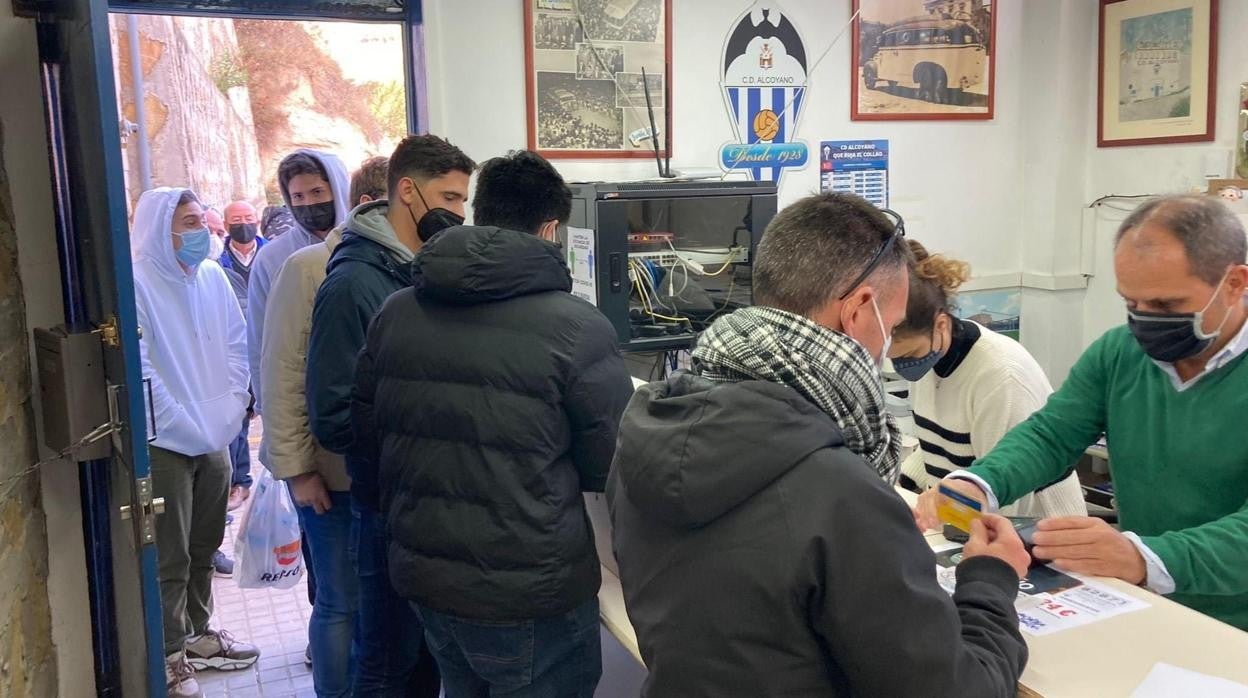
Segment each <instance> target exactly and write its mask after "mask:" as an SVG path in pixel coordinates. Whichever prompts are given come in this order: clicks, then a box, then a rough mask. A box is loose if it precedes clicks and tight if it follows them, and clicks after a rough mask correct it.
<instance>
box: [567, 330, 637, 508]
mask: <svg viewBox="0 0 1248 698" xmlns="http://www.w3.org/2000/svg"><path fill="white" fill-rule="evenodd" d="M576 342H577V345H576V348H575V350H574V352H573V360H572V376H571V380H570V381H569V383H568V392H567V394H566V396H565V397H564V403H563V408H564V412H565V413H566V414H567V416H568V423H569V424H570V425H571V427H572V462H573V463H575V464H576V471H577V474H578V475H580V479H581V490H582V491H584V492H602V491H603V489H605V488H606V486H607V473H608V472H609V471H610V469H611V459H612V458H613V457H614V455H615V437H616V435H617V434H618V432H619V428H620V417H621V416H623V414H624V408H625V407H627V406H628V401H629V399H630V398H632V395H633V381H632V379H631V378H630V377H629V375H628V369H627V368H626V367H625V366H624V359H623V357H621V356H620V351H619V348H618V347H617V346H616V343H615V328H614V327H612V326H611V323H609V322H608V321H607V319H606V318H605V317H603V316H602V315H600V314H599V313H598V312H597V311H594V312H593V316H591V317H590V318H589V319H588V320H587V321H586V322H585V324H584V325H583V326H582V328H581V332H580V334H579V336H578V337H577V339H576Z"/></svg>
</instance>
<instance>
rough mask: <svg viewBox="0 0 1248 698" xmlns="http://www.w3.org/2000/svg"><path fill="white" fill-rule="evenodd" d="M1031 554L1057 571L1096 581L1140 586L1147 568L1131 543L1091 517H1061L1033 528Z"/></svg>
mask: <svg viewBox="0 0 1248 698" xmlns="http://www.w3.org/2000/svg"><path fill="white" fill-rule="evenodd" d="M1034 540H1035V543H1036V547H1035V548H1033V549H1032V553H1033V554H1034V555H1035V556H1036V557H1038V558H1041V559H1044V560H1052V561H1053V563H1054V564H1056V565H1057V566H1058V567H1060V568H1062V569H1064V570H1069V571H1071V572H1077V573H1079V574H1091V575H1096V576H1099V577H1117V578H1118V579H1121V580H1123V581H1125V582H1130V583H1132V584H1143V583H1144V581H1145V580H1146V579H1147V577H1148V567H1147V566H1146V565H1145V563H1144V557H1143V556H1142V555H1140V551H1139V549H1137V548H1136V547H1135V544H1133V543H1132V542H1131V539H1129V538H1127V537H1126V536H1124V535H1122V533H1121V532H1120V531H1118V530H1117V529H1115V528H1114V527H1113V526H1110V525H1109V524H1107V523H1105V521H1104V520H1102V519H1098V518H1094V517H1091V516H1061V517H1057V518H1052V519H1043V520H1041V521H1040V523H1039V524H1037V525H1036V534H1035V537H1034Z"/></svg>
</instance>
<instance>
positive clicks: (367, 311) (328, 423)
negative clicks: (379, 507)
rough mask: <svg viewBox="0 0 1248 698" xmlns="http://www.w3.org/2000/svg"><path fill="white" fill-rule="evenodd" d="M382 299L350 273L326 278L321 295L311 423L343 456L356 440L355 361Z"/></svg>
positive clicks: (312, 349) (311, 363)
mask: <svg viewBox="0 0 1248 698" xmlns="http://www.w3.org/2000/svg"><path fill="white" fill-rule="evenodd" d="M378 295H379V294H378V292H377V290H376V289H374V288H371V287H369V285H368V284H362V283H356V282H354V281H353V279H352V276H351V275H349V274H342V275H338V276H335V275H330V276H329V277H326V279H325V282H324V283H322V284H321V287H320V289H319V290H318V291H317V292H316V305H315V306H314V307H313V309H312V334H311V336H310V337H309V338H308V372H307V378H306V387H307V395H308V423H309V425H310V426H311V428H312V434H313V435H314V436H315V437H316V440H317V441H318V442H320V444H321V446H323V447H324V448H326V449H328V450H329V451H332V452H333V453H337V454H340V455H347V454H348V453H349V452H350V451H351V448H352V443H353V441H354V435H353V432H352V430H351V391H352V389H353V388H354V386H355V361H356V358H357V357H358V356H359V353H360V349H361V348H363V346H364V339H365V335H366V333H367V331H368V325H369V323H370V322H371V321H372V319H373V314H374V313H375V312H376V311H377V309H378V308H380V307H381V304H382V302H383V301H384V300H385V298H384V297H381V298H379V297H378ZM313 367H315V369H314V368H313Z"/></svg>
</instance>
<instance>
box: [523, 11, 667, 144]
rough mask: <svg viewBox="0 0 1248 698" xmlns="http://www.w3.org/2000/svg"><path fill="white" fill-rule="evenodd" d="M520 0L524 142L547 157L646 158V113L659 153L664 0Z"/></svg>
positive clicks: (663, 120)
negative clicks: (523, 80) (526, 130)
mask: <svg viewBox="0 0 1248 698" xmlns="http://www.w3.org/2000/svg"><path fill="white" fill-rule="evenodd" d="M523 2H524V20H525V21H524V33H525V52H524V55H525V71H526V96H527V108H528V136H529V148H530V149H532V150H535V151H537V152H539V153H541V155H542V156H543V157H547V158H633V157H639V158H652V157H654V143H655V141H654V139H655V138H656V134H654V133H652V131H651V127H650V123H651V116H652V114H653V119H654V124H655V129H656V130H657V131H658V132H659V133H658V134H657V139H658V144H659V146H660V154H661V155H663V156H666V155H667V150H668V143H670V142H671V123H670V122H671V119H670V118H668V113H669V110H668V109H667V108H666V107H667V105H668V102H669V101H670V93H671V76H672V71H671V54H672V43H671V41H672V39H671V37H672V32H671V17H672V14H671V0H523ZM643 70H644V72H645V76H646V77H645V80H644V81H643V79H642V73H643ZM647 88H649V96H650V108H647V103H646V92H647Z"/></svg>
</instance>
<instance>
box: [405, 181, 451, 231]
mask: <svg viewBox="0 0 1248 698" xmlns="http://www.w3.org/2000/svg"><path fill="white" fill-rule="evenodd" d="M413 184H415V183H413ZM413 188H414V189H415V190H416V196H419V197H420V203H422V204H424V205H425V215H423V216H421V217H420V220H416V214H415V213H413V212H412V207H411V206H410V205H409V206H408V207H407V215H409V216H411V217H412V222H413V223H415V224H416V235H418V236H419V237H420V241H421V242H429V240H430V239H431V238H432V237H433V236H434V235H437V234H438V233H440V232H442V231H443V230H446V229H447V228H454V227H455V226H457V225H463V224H464V217H463V216H461V215H459V214H458V213H455V212H454V211H450V210H447V209H445V208H429V203H428V202H427V201H425V195H424V194H421V193H420V187H415V186H414V187H413Z"/></svg>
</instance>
